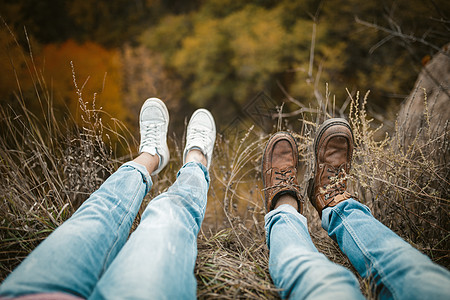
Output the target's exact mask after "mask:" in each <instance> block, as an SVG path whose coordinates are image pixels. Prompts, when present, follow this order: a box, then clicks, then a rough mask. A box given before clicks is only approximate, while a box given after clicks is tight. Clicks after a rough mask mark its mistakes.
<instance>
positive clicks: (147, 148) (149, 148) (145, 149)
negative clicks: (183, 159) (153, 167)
mask: <svg viewBox="0 0 450 300" xmlns="http://www.w3.org/2000/svg"><path fill="white" fill-rule="evenodd" d="M141 152H147V153H149V154H151V155H156V154H158V151H156V147H152V146H144V147H142V149H141Z"/></svg>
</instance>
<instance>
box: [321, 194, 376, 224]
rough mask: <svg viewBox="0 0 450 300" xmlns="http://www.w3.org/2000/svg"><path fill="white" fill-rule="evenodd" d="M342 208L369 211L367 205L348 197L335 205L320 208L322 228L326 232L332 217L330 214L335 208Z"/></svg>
mask: <svg viewBox="0 0 450 300" xmlns="http://www.w3.org/2000/svg"><path fill="white" fill-rule="evenodd" d="M343 209H359V210H366V211H367V212H369V213H370V210H369V208H368V207H367V206H365V205H364V204H362V203H361V202H359V201H357V200H355V199H353V198H349V199H347V200H345V201H342V202H341V203H339V204H338V205H336V206H333V207H327V208H325V209H324V210H322V228H323V229H325V230H326V231H327V232H328V229H329V228H330V220H331V217H332V214H333V212H334V211H335V210H343Z"/></svg>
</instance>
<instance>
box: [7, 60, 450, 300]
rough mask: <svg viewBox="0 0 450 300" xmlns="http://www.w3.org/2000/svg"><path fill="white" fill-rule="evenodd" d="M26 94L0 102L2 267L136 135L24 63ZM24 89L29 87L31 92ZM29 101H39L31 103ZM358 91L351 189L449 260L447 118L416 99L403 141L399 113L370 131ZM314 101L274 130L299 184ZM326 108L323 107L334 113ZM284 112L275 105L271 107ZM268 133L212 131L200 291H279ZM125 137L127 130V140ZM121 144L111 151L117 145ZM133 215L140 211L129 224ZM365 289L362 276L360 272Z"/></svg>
mask: <svg viewBox="0 0 450 300" xmlns="http://www.w3.org/2000/svg"><path fill="white" fill-rule="evenodd" d="M29 70H30V76H32V77H33V80H34V82H35V84H36V89H35V93H34V94H33V95H32V96H31V97H30V96H24V95H23V94H21V93H19V94H17V95H16V97H15V98H14V101H15V105H14V106H6V105H4V104H3V103H2V106H1V108H0V126H1V128H2V131H1V136H0V157H1V162H0V176H1V177H2V180H1V182H0V220H1V221H0V240H1V242H0V249H1V250H0V278H1V279H3V278H5V277H6V276H7V274H9V272H11V270H12V269H13V268H14V267H15V266H16V265H17V264H18V263H19V262H20V261H21V260H22V259H23V258H24V257H26V255H27V254H28V253H29V252H30V251H32V249H34V248H35V247H36V246H37V245H38V244H39V242H41V241H42V240H43V239H44V238H45V237H46V236H47V235H48V234H49V233H51V232H52V231H53V230H54V229H55V228H56V227H57V226H59V225H60V224H62V223H63V222H64V221H65V220H66V219H67V218H69V217H70V216H71V215H72V214H73V212H74V211H75V210H76V208H77V207H78V206H79V205H80V204H81V203H82V202H83V201H84V200H85V199H86V198H87V197H88V196H89V194H90V193H92V192H93V191H95V190H96V189H97V188H98V187H99V186H100V185H101V183H102V182H103V181H104V180H105V178H106V177H107V176H108V175H110V174H111V173H112V172H114V170H116V169H117V167H118V166H119V165H120V163H122V162H124V161H126V160H128V159H130V158H131V157H132V155H133V151H134V150H135V149H136V141H135V140H134V139H133V137H132V135H131V134H130V133H129V132H127V130H126V128H124V127H123V126H122V125H121V124H120V123H119V122H117V121H115V122H114V126H112V127H107V126H104V125H103V122H102V119H105V118H109V119H111V118H110V116H108V115H107V114H106V113H105V112H103V111H101V110H98V109H96V107H95V95H94V97H93V98H92V100H91V101H89V102H90V104H88V103H87V102H86V101H85V100H83V95H82V89H81V88H78V85H77V82H76V78H75V76H74V84H75V86H76V89H77V91H78V97H79V104H80V109H81V113H82V115H83V118H82V120H83V123H82V124H81V125H75V122H72V121H71V118H70V114H68V113H67V115H66V116H67V118H66V119H67V120H68V121H61V120H59V119H57V117H56V116H55V113H54V109H53V106H52V99H51V96H50V93H48V89H47V88H46V85H45V82H43V80H42V78H41V76H40V75H39V72H37V70H35V69H34V68H33V66H32V65H31V66H30V67H29ZM28 97H30V98H28ZM29 101H38V103H39V105H40V107H41V110H40V111H39V112H34V113H32V112H30V111H29V109H28V107H27V104H26V103H28V102H29ZM366 101H367V98H364V99H362V100H360V99H359V97H356V98H355V99H352V104H351V108H350V114H349V120H350V122H351V125H352V127H353V130H354V133H355V143H356V148H355V158H354V163H353V166H354V171H353V174H352V178H351V183H352V188H353V192H355V193H357V194H358V196H359V198H360V200H361V201H362V202H363V203H365V204H367V205H368V206H370V207H371V209H372V211H373V213H374V215H375V217H376V218H378V219H379V220H380V221H382V222H383V223H384V224H386V225H387V226H388V227H390V228H391V229H392V230H394V231H395V232H397V233H398V234H399V235H400V236H402V237H403V238H404V239H406V240H407V241H408V242H410V243H412V244H413V245H414V246H416V247H417V248H418V249H420V250H421V251H423V252H425V253H426V254H427V255H429V256H430V257H431V258H432V259H433V260H435V261H436V262H438V263H440V264H442V265H444V266H445V267H447V268H448V267H449V240H448V237H449V234H448V233H449V230H450V228H449V222H448V218H449V215H448V205H449V199H450V197H449V181H448V178H449V177H450V176H449V163H448V158H449V157H450V156H449V128H448V122H447V123H446V125H445V128H442V130H441V131H439V132H431V130H429V128H430V126H429V124H430V122H431V121H430V120H431V116H430V115H429V112H428V109H427V107H426V101H425V102H424V103H425V104H424V120H425V122H424V125H423V127H422V129H421V130H420V131H419V132H418V133H417V135H416V136H415V138H414V139H413V141H412V142H411V143H408V144H407V143H406V140H407V139H406V138H405V136H406V135H408V129H407V128H406V124H398V125H397V127H396V130H395V132H394V133H393V135H392V137H388V136H386V138H384V139H381V140H377V139H376V138H375V135H376V134H377V132H379V131H380V130H381V129H377V128H373V126H372V123H371V122H370V120H369V119H368V116H367V115H366ZM323 105H324V104H320V106H319V108H318V109H317V110H314V111H315V112H314V113H311V114H309V115H303V116H302V118H301V121H300V126H299V125H297V124H286V123H284V124H285V125H284V127H286V128H282V124H283V122H281V119H279V120H278V122H274V123H276V125H275V126H276V127H274V129H273V131H274V132H275V131H277V130H279V129H284V130H286V129H287V130H289V129H292V128H291V127H290V126H294V125H295V127H296V128H300V130H291V131H292V132H293V134H294V135H295V137H296V138H297V140H298V144H299V150H300V153H301V168H300V170H299V182H300V184H301V185H302V188H303V190H304V191H305V194H304V196H305V199H307V197H306V186H307V183H308V180H309V178H310V177H311V173H312V157H313V151H312V141H313V138H314V132H315V129H316V128H317V127H318V125H319V123H320V122H322V121H323V119H325V118H326V117H329V115H330V112H327V111H328V110H330V108H324V107H323ZM331 113H332V112H331ZM280 116H281V114H280ZM268 137H269V134H267V133H261V132H257V130H256V129H255V128H253V127H252V128H249V129H248V130H246V131H245V133H244V134H242V135H240V134H238V133H237V132H236V133H233V134H228V135H227V136H219V137H218V139H217V143H216V148H215V154H214V156H215V157H214V164H213V166H212V169H211V176H212V184H211V188H210V192H209V200H208V207H207V213H206V217H205V221H204V224H203V227H202V231H201V233H200V234H199V239H198V259H197V266H196V269H195V274H196V276H197V279H198V295H199V298H202V299H208V298H222V299H231V298H233V299H235V298H245V299H249V298H250V299H252V298H253V299H273V298H276V297H278V296H277V291H276V289H275V287H274V286H273V284H272V282H271V279H270V276H269V273H268V249H267V246H266V245H265V238H264V222H263V217H264V213H265V212H264V205H263V194H262V192H261V189H262V186H261V184H262V183H261V180H260V165H261V155H262V149H263V147H264V144H265V142H266V141H267V139H268ZM180 140H183V138H177V137H173V138H171V140H170V147H171V149H172V153H171V154H172V155H171V157H172V159H171V163H170V164H169V166H168V168H166V169H165V170H164V171H163V172H162V173H160V175H159V176H158V178H157V180H156V182H157V184H155V185H154V189H153V190H152V191H151V192H150V193H149V195H148V196H147V197H146V198H145V200H144V202H143V206H142V208H141V212H142V210H143V208H144V207H145V205H146V204H147V203H148V202H149V201H150V200H151V198H153V197H154V196H155V195H157V194H159V193H161V192H163V191H164V190H165V189H167V187H169V186H170V185H171V183H173V181H174V180H175V174H176V171H177V169H178V167H180V166H181V157H180V153H181V149H183V145H182V143H180V142H179V141H180ZM127 141H131V144H128V143H127ZM116 147H118V148H121V149H125V151H126V152H127V153H128V154H126V155H125V156H123V157H120V158H117V157H116V156H115V155H116V153H117V151H116V150H115V148H116ZM305 204H306V205H305V215H306V217H307V218H308V221H309V227H310V232H311V235H312V238H313V241H314V243H315V244H316V246H317V248H318V249H319V251H321V252H322V253H324V254H326V255H327V256H328V257H329V258H330V259H331V260H333V261H335V262H337V263H340V264H342V265H344V266H347V267H349V268H351V265H350V264H349V262H348V259H347V258H346V257H345V256H344V255H343V254H342V253H341V252H340V250H339V249H338V247H337V245H336V243H334V242H333V241H331V239H329V238H328V237H327V236H326V233H325V232H324V231H323V230H322V229H321V228H320V222H319V220H318V217H317V213H316V212H315V211H314V209H313V208H312V206H311V205H310V204H309V203H308V201H307V202H306V203H305ZM138 222H139V216H138V218H137V220H136V222H135V226H136V225H137V224H138ZM361 283H362V284H361V286H362V290H363V292H364V293H365V294H366V295H367V296H369V298H372V297H374V296H373V295H372V294H371V290H372V289H371V286H370V282H369V281H368V280H361Z"/></svg>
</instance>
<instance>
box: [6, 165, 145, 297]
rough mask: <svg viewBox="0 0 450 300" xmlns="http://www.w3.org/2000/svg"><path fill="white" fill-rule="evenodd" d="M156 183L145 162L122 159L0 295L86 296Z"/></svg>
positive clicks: (117, 248)
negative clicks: (121, 162)
mask: <svg viewBox="0 0 450 300" xmlns="http://www.w3.org/2000/svg"><path fill="white" fill-rule="evenodd" d="M151 186H152V181H151V179H150V176H149V175H148V172H147V170H146V169H145V167H144V166H142V165H139V164H137V163H134V162H129V163H126V164H124V165H122V166H121V167H120V168H119V169H118V170H117V171H116V172H115V173H114V174H113V175H111V176H110V177H109V178H108V179H107V180H106V181H105V182H104V183H103V184H102V186H101V187H100V188H99V189H98V190H97V191H96V192H95V193H93V194H92V195H91V196H90V197H89V199H87V200H86V201H85V202H84V203H83V204H82V205H81V207H80V208H79V209H78V210H77V211H76V212H75V213H74V214H73V216H72V217H71V218H70V219H68V220H67V221H66V222H64V223H63V224H62V225H61V226H60V227H58V228H57V229H56V230H55V231H54V232H53V233H52V234H51V235H50V236H49V237H48V238H47V239H45V240H44V241H43V242H42V243H41V244H40V245H39V246H38V247H37V248H36V249H35V250H34V251H33V252H32V253H31V254H30V255H29V256H28V257H27V258H26V259H25V260H24V261H23V262H22V263H21V264H20V265H19V266H18V267H17V268H16V269H15V270H14V271H13V272H12V273H11V274H10V275H9V276H8V277H7V278H6V280H5V281H4V282H3V283H2V285H1V286H0V295H2V296H20V295H27V294H36V293H52V292H63V293H68V294H72V295H76V296H81V297H84V298H87V297H88V296H89V295H90V294H91V292H92V290H93V288H94V286H95V285H96V284H97V281H98V279H99V278H100V276H101V274H102V273H103V271H104V270H105V269H106V268H107V267H108V265H109V264H110V263H111V261H112V260H113V259H114V257H115V256H116V254H117V253H118V251H119V250H120V249H121V247H122V246H123V244H124V243H125V241H126V240H127V237H128V234H129V231H130V228H131V224H132V223H133V220H134V218H135V216H136V214H137V211H138V209H139V206H140V204H141V201H142V199H143V198H144V196H145V194H146V193H147V192H148V191H149V190H150V188H151Z"/></svg>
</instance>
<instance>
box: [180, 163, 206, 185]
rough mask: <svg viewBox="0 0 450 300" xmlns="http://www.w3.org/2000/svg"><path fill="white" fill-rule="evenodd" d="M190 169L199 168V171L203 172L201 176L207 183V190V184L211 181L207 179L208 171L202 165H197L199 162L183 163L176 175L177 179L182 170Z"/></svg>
mask: <svg viewBox="0 0 450 300" xmlns="http://www.w3.org/2000/svg"><path fill="white" fill-rule="evenodd" d="M185 168H186V169H188V168H189V169H190V168H200V170H201V171H202V172H203V176H204V177H205V180H206V182H207V184H208V189H209V183H210V181H211V179H210V177H209V172H208V169H207V168H206V167H205V166H204V165H203V164H202V163H199V162H196V161H190V162H187V163H185V164H184V165H183V166H182V167H181V169H180V170H179V171H178V173H177V178H178V176H180V173H181V172H182V171H183V169H185Z"/></svg>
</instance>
